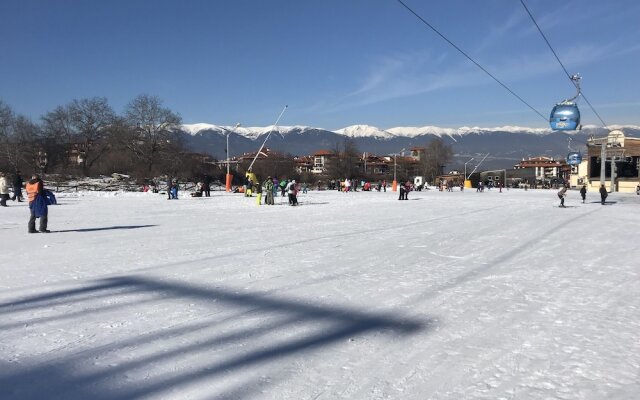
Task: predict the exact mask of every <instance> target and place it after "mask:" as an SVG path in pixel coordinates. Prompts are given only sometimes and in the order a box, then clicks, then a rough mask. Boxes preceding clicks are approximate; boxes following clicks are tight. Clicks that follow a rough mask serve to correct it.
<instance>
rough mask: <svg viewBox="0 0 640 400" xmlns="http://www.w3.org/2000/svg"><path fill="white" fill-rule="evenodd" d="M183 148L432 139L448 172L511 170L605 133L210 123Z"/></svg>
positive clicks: (380, 149)
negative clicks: (472, 167) (447, 155)
mask: <svg viewBox="0 0 640 400" xmlns="http://www.w3.org/2000/svg"><path fill="white" fill-rule="evenodd" d="M610 128H611V129H621V130H622V131H623V132H624V133H625V135H627V136H632V137H640V126H635V125H625V126H611V127H610ZM182 131H183V133H184V139H185V142H186V143H187V146H188V147H189V148H190V149H191V150H193V151H196V152H200V153H207V154H211V155H213V156H214V157H216V158H219V159H222V158H225V157H226V153H225V150H226V140H227V135H228V136H229V153H230V155H231V156H237V155H240V154H243V153H246V152H252V151H256V150H257V149H258V148H259V147H260V145H261V144H262V141H264V139H265V138H266V135H268V134H269V133H270V132H271V136H270V137H269V141H268V142H267V147H269V148H271V149H274V150H277V151H281V152H284V153H290V154H292V155H299V156H303V155H310V154H313V153H314V152H316V151H318V150H321V149H326V150H332V149H335V148H336V147H337V146H339V145H340V144H342V143H343V142H344V140H345V139H346V138H350V139H352V140H353V141H354V143H355V144H356V146H357V147H358V149H359V150H360V151H361V152H367V153H374V154H379V155H386V154H392V153H398V152H401V151H403V150H404V151H406V152H408V151H409V150H410V149H411V148H412V147H421V146H425V145H426V144H427V143H429V141H431V140H433V138H435V137H439V138H442V139H443V140H445V142H446V143H449V144H451V145H452V147H453V150H454V153H455V159H454V161H453V163H452V166H451V167H452V168H453V167H455V166H458V165H459V164H461V163H464V162H465V161H466V160H468V159H469V158H471V157H475V156H479V155H481V154H486V153H490V156H489V157H488V159H487V161H486V162H485V163H486V165H487V166H488V167H492V168H505V167H510V166H512V165H513V164H515V163H516V162H517V161H519V160H521V159H522V158H525V157H534V156H541V155H544V156H552V157H564V156H566V154H567V152H569V151H581V150H583V149H584V147H585V145H586V141H587V139H588V138H589V137H591V136H603V135H606V134H607V132H608V130H607V129H605V128H602V127H598V126H595V125H587V126H584V127H583V128H582V130H581V131H576V132H559V131H552V130H551V129H540V128H528V127H519V126H502V127H494V128H481V127H466V126H464V127H460V128H441V127H437V126H422V127H406V126H405V127H394V128H389V129H380V128H377V127H374V126H369V125H352V126H348V127H345V128H342V129H338V130H335V131H331V130H326V129H322V128H315V127H309V126H277V127H276V126H266V127H242V126H240V127H235V126H221V125H212V124H205V123H200V124H186V125H182Z"/></svg>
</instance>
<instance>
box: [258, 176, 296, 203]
mask: <svg viewBox="0 0 640 400" xmlns="http://www.w3.org/2000/svg"><path fill="white" fill-rule="evenodd" d="M262 187H263V188H264V193H265V198H264V204H266V205H271V206H272V205H274V204H275V199H274V198H275V197H276V195H277V193H278V189H280V191H281V195H282V197H284V196H285V195H286V196H288V197H289V205H290V206H297V205H298V185H297V184H296V181H295V179H292V180H291V181H289V180H286V179H283V180H278V178H271V177H270V176H269V177H267V179H266V180H265V181H264V183H263V184H262ZM306 192H307V187H306V184H304V185H303V193H306Z"/></svg>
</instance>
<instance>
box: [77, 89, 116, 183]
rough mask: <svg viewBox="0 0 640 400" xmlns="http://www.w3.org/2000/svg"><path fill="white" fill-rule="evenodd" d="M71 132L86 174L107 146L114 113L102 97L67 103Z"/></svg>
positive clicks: (86, 174) (114, 116)
mask: <svg viewBox="0 0 640 400" xmlns="http://www.w3.org/2000/svg"><path fill="white" fill-rule="evenodd" d="M68 113H69V118H70V122H71V126H72V127H73V134H74V137H75V138H76V141H77V142H78V143H77V145H79V148H78V151H80V152H81V154H82V157H81V158H80V165H81V166H82V172H83V173H84V175H85V176H88V175H89V173H90V170H91V167H92V166H93V165H94V164H95V163H96V161H98V160H99V159H100V157H102V156H103V155H104V154H105V152H106V151H107V150H108V148H109V141H108V140H107V139H108V133H109V129H108V128H109V126H110V125H111V124H113V123H114V121H115V118H116V114H115V113H114V111H113V109H112V108H111V106H109V104H108V103H107V99H106V98H104V97H94V98H92V99H82V100H74V101H72V102H71V104H69V105H68Z"/></svg>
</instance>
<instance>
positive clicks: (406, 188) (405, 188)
mask: <svg viewBox="0 0 640 400" xmlns="http://www.w3.org/2000/svg"><path fill="white" fill-rule="evenodd" d="M398 186H399V188H398V190H399V191H400V197H399V198H398V200H409V192H410V191H411V186H412V185H411V182H410V181H406V182H405V183H402V182H400V184H399V185H398Z"/></svg>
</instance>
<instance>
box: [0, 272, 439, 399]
mask: <svg viewBox="0 0 640 400" xmlns="http://www.w3.org/2000/svg"><path fill="white" fill-rule="evenodd" d="M187 303H190V304H188V305H187ZM163 308H167V310H164V309H163ZM169 312H171V313H173V314H172V317H171V318H170V319H168V318H166V317H167V316H168V315H165V314H167V313H169ZM158 313H159V314H160V315H161V316H162V317H161V319H162V321H163V322H165V323H166V321H167V320H174V319H175V321H176V322H175V323H173V324H172V325H168V326H160V327H159V326H157V325H156V322H154V320H153V318H154V315H158ZM43 314H46V315H45V316H43ZM34 315H38V317H35V316H34ZM149 315H151V316H150V317H149V319H148V320H145V317H147V316H149ZM0 316H2V318H3V321H7V322H9V323H7V324H5V325H3V326H2V329H3V332H5V334H6V333H8V332H11V330H14V336H16V337H17V339H16V340H18V341H21V342H22V343H23V342H24V341H25V340H26V341H28V340H30V339H29V338H34V337H37V338H38V339H36V340H41V339H40V334H34V333H33V330H38V329H39V330H42V331H44V332H45V333H48V334H55V333H56V332H65V333H66V334H69V335H70V336H73V333H72V332H73V331H74V330H75V331H76V332H78V331H79V333H81V332H82V327H83V326H84V327H85V328H87V330H89V331H90V332H89V334H91V333H95V332H96V331H97V332H98V335H97V336H99V335H100V334H104V331H103V330H99V328H96V326H95V324H100V325H101V327H102V328H103V329H108V327H107V328H105V327H103V326H102V325H104V324H107V325H108V324H109V321H111V323H114V322H113V321H114V320H115V324H116V325H118V324H124V325H125V326H127V325H135V324H136V323H140V321H142V322H146V323H147V324H150V325H151V326H150V327H146V326H142V327H138V329H133V328H129V329H121V330H114V334H113V336H112V338H110V339H107V342H106V343H107V344H103V345H94V346H91V345H87V344H84V345H81V344H80V343H79V342H77V343H72V344H70V345H69V344H67V345H65V346H62V348H63V349H67V350H62V351H60V354H59V355H58V356H57V357H53V356H52V354H55V353H53V351H50V352H49V353H46V354H43V355H40V356H39V358H38V356H33V357H24V358H25V360H29V359H30V361H21V362H20V363H13V364H12V365H11V367H9V365H4V366H3V368H1V369H0V398H2V399H18V398H19V399H42V398H47V399H55V398H59V399H97V400H100V399H131V398H139V397H142V396H151V397H166V396H168V395H172V396H174V397H175V396H176V395H177V394H178V396H177V397H182V396H180V395H179V394H180V393H186V392H183V390H189V389H191V390H193V389H195V390H196V391H197V392H198V394H199V395H202V396H204V397H207V398H211V397H212V396H213V397H215V398H236V399H239V398H243V397H251V396H255V395H256V393H254V392H256V391H260V390H262V389H263V388H264V386H266V385H268V384H269V380H266V381H265V380H264V379H260V378H259V377H256V372H257V371H255V369H256V368H258V367H265V366H266V367H267V368H266V370H262V371H261V372H260V374H261V375H262V376H263V377H264V375H269V376H271V378H274V377H275V378H277V376H276V375H274V374H277V373H278V372H277V371H278V370H280V369H284V370H286V367H285V368H282V367H280V368H276V366H275V365H274V363H275V362H285V363H286V362H287V361H286V360H287V358H294V357H295V358H300V357H303V356H309V357H313V356H314V355H316V356H318V357H322V355H317V352H320V351H321V350H322V349H323V348H326V347H328V346H338V345H342V346H348V343H349V342H348V341H346V339H352V338H353V337H355V336H359V335H366V334H372V333H375V332H383V333H385V334H393V335H408V334H413V333H416V332H418V331H420V330H425V329H430V328H431V327H432V322H431V321H430V320H423V321H418V320H412V319H405V318H402V317H398V316H397V315H391V314H390V313H369V312H362V311H358V310H355V309H350V308H346V307H332V306H325V305H314V304H311V303H307V302H304V301H303V300H290V299H283V298H280V297H276V296H272V295H267V294H264V293H247V292H244V291H234V290H229V289H224V288H219V287H217V288H209V287H202V286H196V285H191V284H185V283H182V282H169V281H160V280H156V279H152V278H148V277H141V276H123V277H117V278H111V279H104V280H99V281H95V282H94V283H93V284H92V285H89V286H85V287H80V288H73V289H68V290H60V291H56V292H49V293H46V294H42V295H36V296H31V297H26V298H22V299H16V300H15V301H10V302H5V303H1V304H0ZM185 318H186V320H185ZM63 320H64V321H66V322H65V323H64V325H63V327H64V330H63V329H58V327H56V325H55V324H56V323H60V322H61V321H63ZM69 320H71V321H73V323H71V322H69ZM43 324H44V325H43ZM225 326H226V328H225ZM97 329H98V330H97ZM18 330H20V331H19V332H16V331H18ZM29 330H32V331H31V334H28V331H29ZM140 332H143V333H140ZM106 336H109V334H107V335H106ZM122 336H124V337H122ZM80 341H82V339H81V340H80ZM4 342H5V343H4V344H5V345H8V343H7V341H6V340H4ZM59 343H60V341H57V342H56V344H59ZM16 346H18V345H17V344H16ZM34 346H38V344H34ZM19 347H22V346H19ZM74 347H75V348H77V350H73V351H69V350H68V349H69V348H71V349H73V348H74ZM290 361H291V362H295V361H296V360H295V359H294V360H290ZM269 367H270V369H269ZM252 369H253V371H252ZM222 378H224V379H222ZM197 384H202V386H192V385H197ZM229 387H232V390H230V389H229ZM190 393H192V394H193V392H190ZM252 393H253V394H252Z"/></svg>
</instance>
